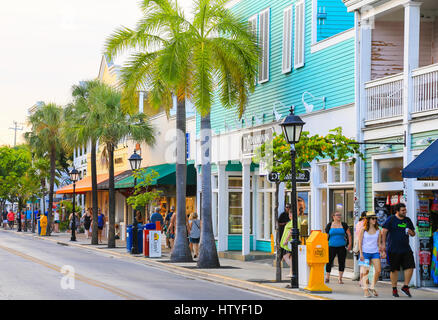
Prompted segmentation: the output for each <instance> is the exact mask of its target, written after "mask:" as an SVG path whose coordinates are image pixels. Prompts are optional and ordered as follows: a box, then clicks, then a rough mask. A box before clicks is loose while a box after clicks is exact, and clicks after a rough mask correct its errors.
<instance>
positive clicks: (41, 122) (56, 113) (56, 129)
mask: <svg viewBox="0 0 438 320" xmlns="http://www.w3.org/2000/svg"><path fill="white" fill-rule="evenodd" d="M28 121H29V124H30V125H31V132H29V133H27V134H26V138H27V139H28V141H29V142H30V145H31V146H33V147H34V148H36V150H37V151H38V152H39V153H40V155H41V156H44V154H45V153H47V154H48V156H49V159H50V179H49V207H48V210H47V211H48V216H47V219H48V221H51V218H52V208H53V191H54V184H55V175H56V159H57V155H58V154H59V152H60V151H61V149H62V143H61V126H62V121H63V109H62V107H60V106H58V105H56V104H55V103H49V104H45V103H43V104H42V105H41V106H39V107H38V109H37V110H36V111H35V113H33V114H32V115H30V116H29V119H28ZM46 234H47V235H48V236H50V234H51V230H50V223H48V224H47V233H46Z"/></svg>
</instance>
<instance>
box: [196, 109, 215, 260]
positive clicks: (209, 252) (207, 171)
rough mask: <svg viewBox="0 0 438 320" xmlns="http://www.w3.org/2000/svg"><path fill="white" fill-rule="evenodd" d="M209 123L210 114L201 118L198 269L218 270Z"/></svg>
mask: <svg viewBox="0 0 438 320" xmlns="http://www.w3.org/2000/svg"><path fill="white" fill-rule="evenodd" d="M210 152H211V121H210V113H209V114H208V115H206V116H205V117H201V158H202V162H201V174H202V177H201V179H202V201H201V241H200V244H199V259H198V264H197V265H198V268H218V267H220V264H219V257H218V255H217V249H216V243H215V240H214V234H213V222H212V215H211V162H210V161H211V153H210Z"/></svg>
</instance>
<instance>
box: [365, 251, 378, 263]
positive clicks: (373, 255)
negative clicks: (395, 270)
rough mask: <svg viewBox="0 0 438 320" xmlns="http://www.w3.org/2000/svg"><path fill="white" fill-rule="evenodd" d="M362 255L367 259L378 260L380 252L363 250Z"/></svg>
mask: <svg viewBox="0 0 438 320" xmlns="http://www.w3.org/2000/svg"><path fill="white" fill-rule="evenodd" d="M363 257H364V259H368V260H370V261H371V260H372V259H379V260H380V253H378V252H376V253H367V252H364V253H363Z"/></svg>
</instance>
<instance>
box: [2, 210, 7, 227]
mask: <svg viewBox="0 0 438 320" xmlns="http://www.w3.org/2000/svg"><path fill="white" fill-rule="evenodd" d="M2 221H3V229H5V230H6V228H7V227H8V212H7V211H6V210H5V211H3V213H2Z"/></svg>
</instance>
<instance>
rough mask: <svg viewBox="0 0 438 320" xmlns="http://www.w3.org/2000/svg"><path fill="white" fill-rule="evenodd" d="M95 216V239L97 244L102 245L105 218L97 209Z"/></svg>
mask: <svg viewBox="0 0 438 320" xmlns="http://www.w3.org/2000/svg"><path fill="white" fill-rule="evenodd" d="M98 212H99V213H98V215H97V238H98V241H99V243H102V230H103V227H104V226H105V222H106V218H105V215H104V214H103V213H102V211H101V210H100V209H99V211H98Z"/></svg>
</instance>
